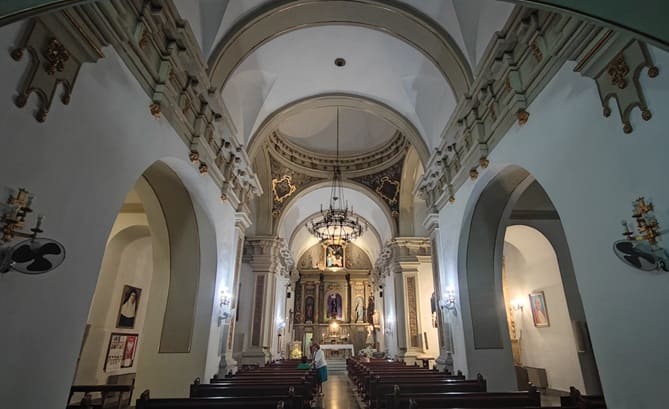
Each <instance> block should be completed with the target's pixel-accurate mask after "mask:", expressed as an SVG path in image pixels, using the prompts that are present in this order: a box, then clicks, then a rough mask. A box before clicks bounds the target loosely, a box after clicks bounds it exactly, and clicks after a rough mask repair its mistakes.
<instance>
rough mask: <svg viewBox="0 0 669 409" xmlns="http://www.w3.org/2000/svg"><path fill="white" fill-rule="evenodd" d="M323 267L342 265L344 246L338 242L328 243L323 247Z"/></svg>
mask: <svg viewBox="0 0 669 409" xmlns="http://www.w3.org/2000/svg"><path fill="white" fill-rule="evenodd" d="M325 267H327V268H342V267H344V246H342V245H339V244H329V245H328V246H326V247H325Z"/></svg>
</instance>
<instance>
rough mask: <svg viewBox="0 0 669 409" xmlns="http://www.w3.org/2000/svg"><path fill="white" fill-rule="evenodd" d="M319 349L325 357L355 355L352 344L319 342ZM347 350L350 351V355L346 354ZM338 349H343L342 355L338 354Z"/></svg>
mask: <svg viewBox="0 0 669 409" xmlns="http://www.w3.org/2000/svg"><path fill="white" fill-rule="evenodd" d="M321 349H322V350H323V352H324V353H325V357H326V358H334V357H339V358H349V357H353V356H355V351H354V349H353V344H321ZM348 350H350V351H351V353H350V355H347V351H348ZM339 351H344V353H343V355H339Z"/></svg>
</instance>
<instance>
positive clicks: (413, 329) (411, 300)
mask: <svg viewBox="0 0 669 409" xmlns="http://www.w3.org/2000/svg"><path fill="white" fill-rule="evenodd" d="M406 283H407V307H408V310H409V314H408V315H409V316H408V321H409V346H411V347H412V348H418V347H420V336H419V333H418V303H417V302H416V277H413V276H412V277H407V279H406Z"/></svg>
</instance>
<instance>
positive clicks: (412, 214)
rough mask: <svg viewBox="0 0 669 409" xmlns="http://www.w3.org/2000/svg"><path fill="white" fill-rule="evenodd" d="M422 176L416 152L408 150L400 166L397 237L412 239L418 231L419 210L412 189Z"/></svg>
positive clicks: (421, 168)
mask: <svg viewBox="0 0 669 409" xmlns="http://www.w3.org/2000/svg"><path fill="white" fill-rule="evenodd" d="M422 174H423V164H422V163H421V161H420V158H419V157H418V152H417V151H416V150H415V149H414V148H413V147H411V148H409V151H408V152H407V154H406V156H405V158H404V166H402V179H401V181H402V183H401V185H400V217H399V235H400V236H402V237H414V236H416V232H417V231H419V229H417V228H416V216H417V215H416V212H419V211H420V210H423V209H419V208H418V207H417V206H415V204H416V199H417V198H416V197H415V195H414V193H413V192H414V188H415V187H416V181H417V180H418V178H419V177H420V176H421V175H422Z"/></svg>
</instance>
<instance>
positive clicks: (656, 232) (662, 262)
mask: <svg viewBox="0 0 669 409" xmlns="http://www.w3.org/2000/svg"><path fill="white" fill-rule="evenodd" d="M633 205H634V212H633V213H632V217H633V218H634V221H635V224H636V226H632V227H631V228H630V225H629V224H628V223H627V221H626V220H623V221H622V225H623V227H624V228H625V231H623V233H622V234H623V236H625V239H623V240H618V241H616V242H614V243H613V251H614V252H615V253H616V255H617V256H618V258H619V259H620V260H621V261H622V262H623V263H625V264H627V265H629V266H632V267H634V268H637V269H639V270H644V271H660V270H664V271H669V257H668V256H667V252H666V250H665V249H664V248H663V247H661V246H659V245H658V244H657V241H658V238H659V237H660V235H661V234H662V233H661V232H660V225H659V223H658V222H657V219H656V218H655V214H654V213H653V211H654V207H653V204H652V203H651V202H646V200H645V199H644V198H643V196H642V197H640V198H638V199H637V200H635V201H634V203H633Z"/></svg>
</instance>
